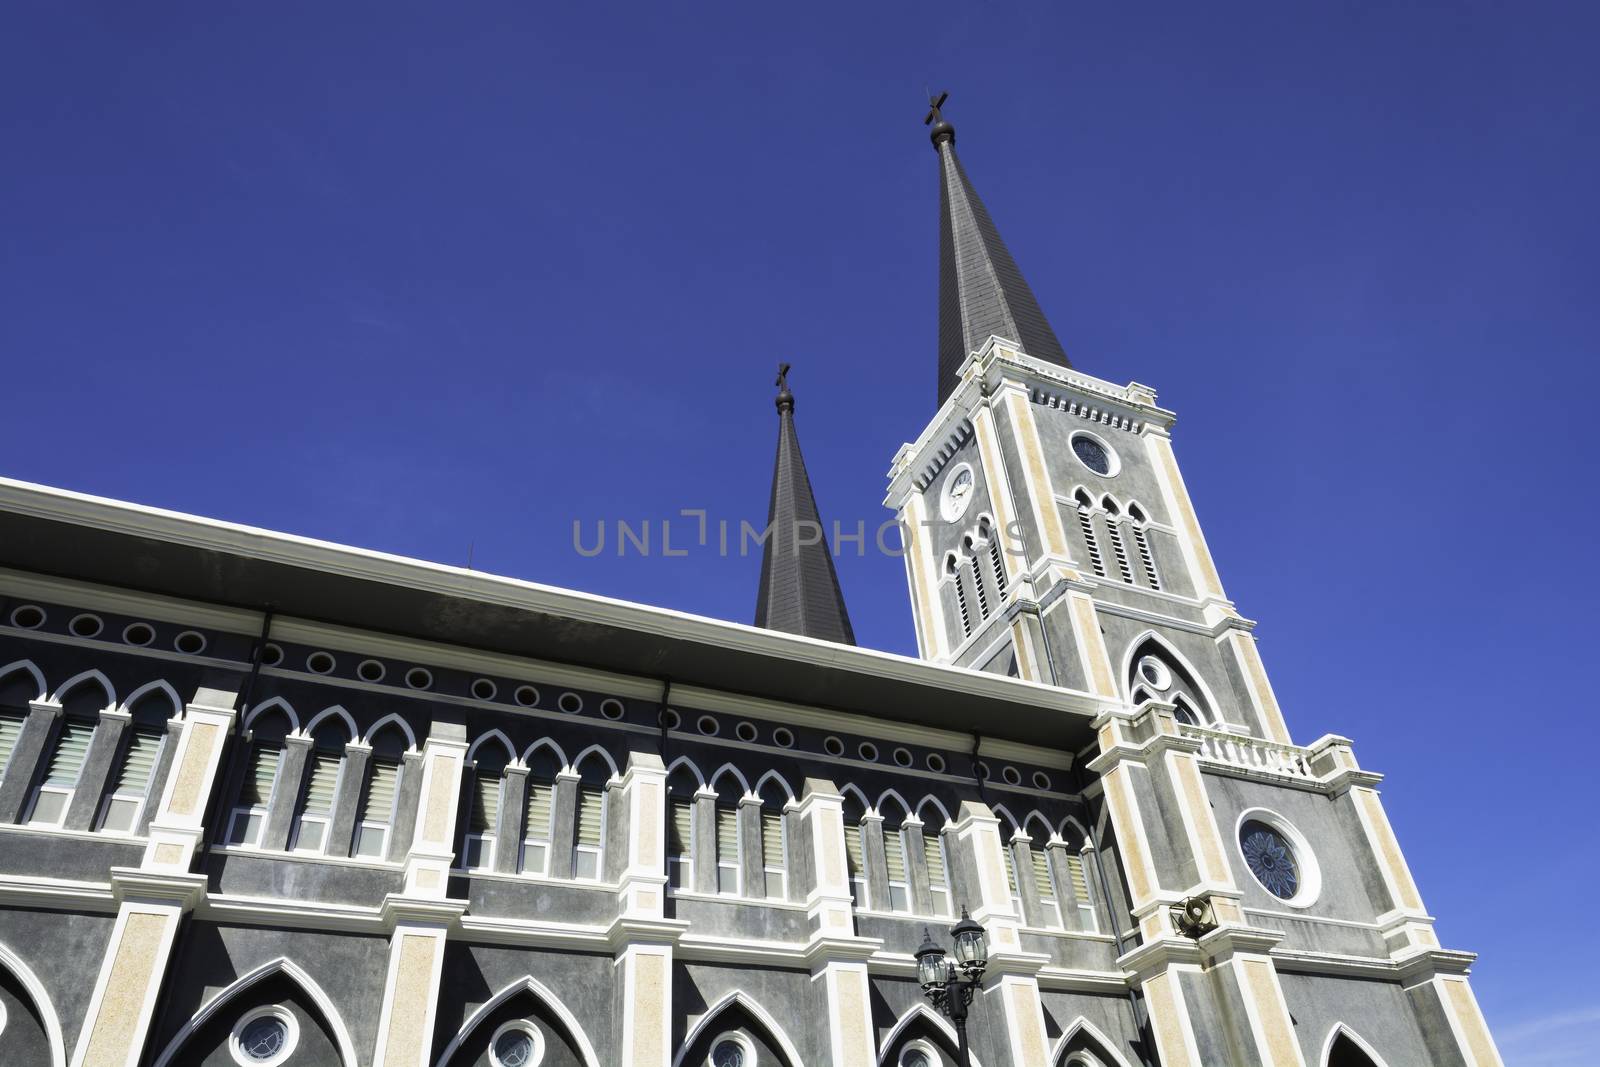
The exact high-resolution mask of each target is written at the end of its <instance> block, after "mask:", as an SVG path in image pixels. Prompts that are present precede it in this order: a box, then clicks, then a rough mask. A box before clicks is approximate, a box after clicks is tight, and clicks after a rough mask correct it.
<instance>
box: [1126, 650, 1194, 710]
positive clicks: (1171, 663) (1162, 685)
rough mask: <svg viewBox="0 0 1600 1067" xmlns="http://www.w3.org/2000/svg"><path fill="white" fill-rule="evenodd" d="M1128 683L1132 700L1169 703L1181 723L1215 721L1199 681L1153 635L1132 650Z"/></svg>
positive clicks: (1137, 702)
mask: <svg viewBox="0 0 1600 1067" xmlns="http://www.w3.org/2000/svg"><path fill="white" fill-rule="evenodd" d="M1128 685H1129V688H1130V689H1131V690H1132V693H1133V701H1134V703H1135V704H1139V703H1143V702H1144V701H1147V700H1157V701H1161V702H1163V703H1167V704H1171V705H1172V707H1173V716H1174V717H1175V718H1176V719H1177V720H1178V721H1179V722H1181V723H1186V724H1188V725H1190V726H1206V725H1209V724H1210V723H1212V722H1215V721H1216V714H1215V712H1214V711H1213V709H1212V707H1211V705H1210V703H1209V702H1207V701H1206V699H1205V696H1204V690H1202V689H1201V688H1200V684H1199V681H1198V680H1197V679H1196V678H1195V677H1194V675H1192V674H1190V673H1189V671H1188V670H1187V669H1185V668H1184V666H1183V665H1182V663H1180V662H1179V661H1178V659H1177V658H1176V657H1175V656H1172V655H1169V654H1168V651H1167V649H1166V648H1165V647H1164V646H1163V645H1162V644H1161V643H1160V642H1158V641H1156V640H1155V639H1154V638H1151V639H1149V640H1147V641H1146V642H1145V643H1144V644H1142V645H1141V646H1140V647H1139V648H1138V649H1137V650H1136V651H1135V652H1134V655H1133V666H1132V669H1131V672H1130V674H1129V677H1128Z"/></svg>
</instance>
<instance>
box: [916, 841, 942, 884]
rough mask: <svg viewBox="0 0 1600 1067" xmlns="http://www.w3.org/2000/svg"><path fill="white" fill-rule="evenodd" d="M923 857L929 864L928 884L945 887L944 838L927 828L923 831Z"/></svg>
mask: <svg viewBox="0 0 1600 1067" xmlns="http://www.w3.org/2000/svg"><path fill="white" fill-rule="evenodd" d="M922 858H923V860H924V861H925V862H926V863H927V865H928V886H929V887H930V888H932V889H943V888H944V887H945V884H944V839H943V838H942V836H941V835H939V834H935V833H929V832H928V830H927V829H926V828H924V829H923V831H922Z"/></svg>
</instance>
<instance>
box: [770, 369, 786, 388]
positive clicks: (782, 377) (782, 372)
mask: <svg viewBox="0 0 1600 1067" xmlns="http://www.w3.org/2000/svg"><path fill="white" fill-rule="evenodd" d="M772 384H773V385H776V386H777V387H778V388H779V389H782V390H783V391H784V392H788V390H789V364H787V363H780V364H778V380H777V381H775V382H773V383H772Z"/></svg>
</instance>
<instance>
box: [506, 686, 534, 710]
mask: <svg viewBox="0 0 1600 1067" xmlns="http://www.w3.org/2000/svg"><path fill="white" fill-rule="evenodd" d="M511 699H512V700H515V701H516V702H517V703H518V704H521V705H522V706H523V707H525V708H531V707H533V706H534V705H535V704H537V703H539V691H538V690H537V689H535V688H534V687H533V686H531V685H519V686H517V691H516V692H514V693H512V694H511Z"/></svg>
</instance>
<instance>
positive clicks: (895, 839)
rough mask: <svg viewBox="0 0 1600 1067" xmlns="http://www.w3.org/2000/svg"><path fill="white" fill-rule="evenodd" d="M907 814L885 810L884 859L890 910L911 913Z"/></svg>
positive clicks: (891, 809) (892, 809)
mask: <svg viewBox="0 0 1600 1067" xmlns="http://www.w3.org/2000/svg"><path fill="white" fill-rule="evenodd" d="M904 819H905V815H904V813H903V812H898V811H896V810H894V808H892V807H891V808H890V809H889V810H888V811H886V812H884V819H883V860H884V866H885V868H887V874H888V877H889V910H890V911H898V912H904V913H907V914H910V912H911V911H912V910H913V909H912V906H911V877H910V875H909V873H908V872H907V870H906V867H907V864H906V831H905V823H904Z"/></svg>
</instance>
